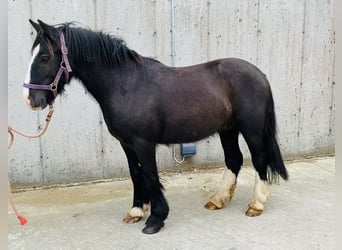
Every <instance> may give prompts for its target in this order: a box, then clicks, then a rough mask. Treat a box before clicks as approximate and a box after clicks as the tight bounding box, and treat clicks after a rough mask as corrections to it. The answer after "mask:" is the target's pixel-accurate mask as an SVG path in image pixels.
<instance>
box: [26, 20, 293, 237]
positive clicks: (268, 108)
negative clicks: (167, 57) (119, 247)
mask: <svg viewBox="0 0 342 250" xmlns="http://www.w3.org/2000/svg"><path fill="white" fill-rule="evenodd" d="M30 22H31V24H32V26H33V27H34V28H35V30H36V31H37V37H36V39H35V41H34V44H33V47H32V51H33V57H32V60H31V64H30V67H29V70H28V74H27V76H26V80H25V83H24V91H25V101H26V103H27V104H28V105H29V106H30V107H31V108H33V109H43V108H45V107H46V106H47V105H52V104H53V101H54V99H55V97H56V95H57V94H59V93H61V92H62V91H63V89H64V84H66V83H68V82H69V81H70V79H71V78H76V79H79V80H80V81H81V82H82V83H83V84H84V86H85V87H86V88H87V89H88V91H89V92H90V93H91V94H92V95H93V96H94V98H95V99H96V100H97V102H98V103H99V105H100V107H101V110H102V113H103V117H104V119H105V122H106V124H107V126H108V128H109V132H110V133H111V134H112V135H113V136H114V137H116V138H117V139H118V140H119V141H120V143H121V145H122V148H123V150H124V152H125V153H126V156H127V160H128V165H129V170H130V174H131V178H132V181H133V186H134V198H133V206H132V208H131V209H130V210H129V212H128V214H127V215H126V216H125V218H124V222H126V223H134V222H137V221H139V220H140V219H141V218H143V216H144V215H145V212H146V211H147V210H148V209H149V207H151V214H150V216H149V217H148V219H147V220H146V226H145V228H144V229H143V232H144V233H148V234H152V233H156V232H158V231H159V230H160V229H161V228H162V227H163V226H164V220H165V219H166V217H167V216H168V213H169V207H168V204H167V201H166V199H165V197H164V195H163V192H162V189H163V187H162V185H161V183H160V181H159V176H158V172H157V166H156V158H155V154H156V145H157V144H172V143H185V142H193V141H197V140H201V139H203V138H205V137H208V136H210V135H212V134H214V133H219V136H220V139H221V143H222V147H223V150H224V156H225V163H226V165H227V170H226V171H225V173H224V175H223V179H222V181H221V184H220V186H219V188H218V190H217V192H216V193H215V194H214V195H213V196H212V197H211V198H210V199H209V201H208V203H207V204H206V205H205V207H206V208H208V209H213V210H214V209H219V208H222V207H223V205H224V204H225V202H228V201H230V199H231V198H232V196H233V193H234V190H235V187H236V178H237V176H238V174H239V171H240V168H241V165H242V160H243V156H242V154H241V151H240V149H239V144H238V135H239V133H241V134H242V136H243V137H244V139H245V141H246V142H247V145H248V147H249V150H250V152H251V156H252V162H253V165H254V168H255V170H256V175H255V188H254V196H253V198H252V201H251V202H250V203H249V206H248V209H247V211H246V215H248V216H257V215H260V214H261V213H262V211H263V210H264V205H265V204H266V201H267V198H268V196H269V191H268V184H269V183H270V182H272V180H273V179H274V178H276V177H278V176H279V175H280V176H281V177H282V178H283V179H285V180H287V178H288V174H287V171H286V168H285V166H284V163H283V160H282V156H281V153H280V150H279V147H278V143H277V141H276V121H275V112H274V104H273V98H272V93H271V89H270V86H269V83H268V81H267V79H266V76H265V75H264V74H263V73H262V72H261V71H260V70H259V69H258V68H257V67H255V66H254V65H252V64H250V63H248V62H246V61H244V60H241V59H237V58H226V59H220V60H215V61H211V62H208V63H203V64H199V65H195V66H189V67H182V68H174V67H167V66H165V65H163V64H162V63H160V62H158V61H156V60H154V59H151V58H147V57H143V56H141V55H139V54H137V53H136V52H135V51H133V50H131V49H129V48H128V47H127V46H126V45H125V43H124V41H123V40H121V39H119V38H116V37H113V36H111V35H108V34H103V33H102V32H94V31H91V30H88V29H83V28H77V27H73V25H71V24H70V23H65V24H61V25H56V26H51V25H47V24H45V23H43V22H42V21H40V20H38V23H35V22H33V21H32V20H30ZM50 90H51V91H50Z"/></svg>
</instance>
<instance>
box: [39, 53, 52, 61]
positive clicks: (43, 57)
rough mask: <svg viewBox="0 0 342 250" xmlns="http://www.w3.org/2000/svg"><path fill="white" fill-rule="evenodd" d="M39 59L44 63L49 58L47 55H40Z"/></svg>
mask: <svg viewBox="0 0 342 250" xmlns="http://www.w3.org/2000/svg"><path fill="white" fill-rule="evenodd" d="M40 58H41V59H42V61H44V62H46V61H47V60H49V58H50V56H49V55H48V54H42V55H40Z"/></svg>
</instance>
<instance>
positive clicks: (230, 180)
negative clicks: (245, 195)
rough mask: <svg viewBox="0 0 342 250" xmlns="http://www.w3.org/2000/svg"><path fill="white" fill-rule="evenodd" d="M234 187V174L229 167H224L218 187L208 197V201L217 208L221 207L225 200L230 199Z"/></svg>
mask: <svg viewBox="0 0 342 250" xmlns="http://www.w3.org/2000/svg"><path fill="white" fill-rule="evenodd" d="M235 187H236V176H235V174H234V173H233V172H232V171H231V170H230V169H226V170H225V172H224V174H223V177H222V180H221V183H220V186H219V188H218V189H217V191H216V193H215V194H214V195H213V196H211V197H210V199H209V202H211V203H213V204H214V205H215V206H216V207H217V208H222V207H223V205H224V204H225V203H226V202H227V201H228V202H229V201H230V200H231V199H232V197H233V194H234V191H235Z"/></svg>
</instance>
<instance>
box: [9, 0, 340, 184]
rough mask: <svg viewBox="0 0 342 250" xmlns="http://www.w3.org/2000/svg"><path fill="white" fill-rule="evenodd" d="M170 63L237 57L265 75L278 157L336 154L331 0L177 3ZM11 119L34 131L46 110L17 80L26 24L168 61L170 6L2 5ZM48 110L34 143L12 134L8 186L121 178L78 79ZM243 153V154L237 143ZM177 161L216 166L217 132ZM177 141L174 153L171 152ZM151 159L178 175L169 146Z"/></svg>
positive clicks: (27, 37)
mask: <svg viewBox="0 0 342 250" xmlns="http://www.w3.org/2000/svg"><path fill="white" fill-rule="evenodd" d="M174 3H175V8H174V10H175V48H176V57H175V64H176V66H185V65H191V64H197V63H201V62H205V61H207V60H213V59H217V58H223V57H240V58H243V59H246V60H248V61H250V62H252V63H254V64H256V65H257V66H258V67H260V69H261V70H262V71H263V72H264V73H265V74H266V75H267V77H268V79H269V81H270V83H271V87H272V90H273V95H274V101H275V106H276V112H277V120H278V128H279V136H278V137H279V142H280V145H281V149H282V152H283V153H284V155H285V156H295V155H303V154H317V153H327V152H333V151H334V136H335V122H334V119H335V102H334V26H333V20H334V17H333V7H334V1H308V0H289V1H285V0H276V1H271V0H259V1H257V0H251V1H235V0H234V1H228V0H222V1H218V0H200V1H194V0H187V1H180V0H175V1H174ZM8 13H9V14H8V15H9V31H10V32H9V34H8V39H9V42H8V44H9V48H8V53H9V59H8V74H9V85H8V95H9V96H8V100H9V105H8V106H9V117H8V119H9V123H11V124H12V125H13V126H15V127H18V128H21V129H23V130H25V131H31V132H35V131H37V130H38V127H39V126H41V125H43V124H44V119H45V114H46V111H45V112H44V111H43V112H35V111H31V110H29V109H28V108H27V107H26V106H25V104H23V101H22V82H23V80H24V78H25V74H26V70H27V67H28V64H29V61H30V47H31V45H32V42H33V39H34V37H35V33H34V32H33V30H32V28H31V27H30V25H29V23H28V19H29V18H32V19H42V20H43V21H46V22H47V23H50V24H56V23H61V22H66V21H76V24H77V25H81V26H83V27H88V28H91V29H96V30H103V31H104V32H110V33H111V34H114V35H118V36H121V37H122V38H123V39H124V40H125V41H126V42H127V45H128V46H129V47H130V48H131V49H134V50H136V51H137V52H138V53H140V54H141V55H144V56H149V57H153V58H156V59H157V60H160V61H161V62H162V63H164V64H166V65H171V33H170V29H171V0H168V1H159V0H134V1H106V0H101V1H96V0H86V1H81V0H67V1H57V0H51V1H48V2H47V1H43V0H31V1H10V2H9V12H8ZM55 109H56V111H55V114H54V117H53V119H52V122H51V127H50V128H49V130H48V132H47V133H46V135H44V136H43V137H42V138H41V139H26V138H22V137H19V136H17V137H16V141H15V143H14V145H13V148H12V149H11V151H10V152H9V158H8V160H9V177H10V179H11V181H12V182H16V183H31V184H47V183H57V182H75V181H82V180H89V179H100V178H111V177H123V176H127V175H128V168H127V162H126V158H125V155H124V153H123V150H122V149H121V147H120V144H119V142H118V141H117V140H116V139H115V138H113V137H112V136H111V135H110V134H109V132H108V129H107V127H106V125H105V124H104V121H103V117H102V114H101V111H100V109H99V106H98V104H97V103H96V102H95V100H94V99H93V98H92V97H91V95H90V94H89V93H87V91H86V90H85V89H84V87H83V86H82V84H81V83H79V82H77V81H72V82H71V83H70V85H69V86H67V87H66V92H65V94H64V95H63V96H61V97H59V98H58V99H57V100H56V104H55ZM240 142H241V148H242V151H243V153H244V156H245V157H247V158H248V157H249V152H248V150H247V146H246V145H245V143H244V140H243V139H242V138H240ZM196 146H197V154H196V155H195V156H194V157H192V158H188V159H186V161H185V164H186V165H187V166H188V167H192V168H197V167H199V166H201V165H203V164H204V165H206V164H211V163H220V164H222V161H223V151H222V148H221V145H220V141H219V138H218V136H217V135H214V136H211V137H209V138H207V139H204V140H202V141H200V142H197V143H196ZM178 150H179V148H178V145H177V146H176V151H177V153H178ZM157 163H158V166H159V169H160V170H161V171H163V170H164V169H167V168H170V167H171V168H174V169H178V170H181V169H182V168H183V165H179V166H178V165H176V164H175V162H174V160H173V156H172V148H171V147H167V146H158V147H157Z"/></svg>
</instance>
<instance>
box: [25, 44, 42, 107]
mask: <svg viewBox="0 0 342 250" xmlns="http://www.w3.org/2000/svg"><path fill="white" fill-rule="evenodd" d="M38 52H39V44H38V46H37V47H35V48H34V50H33V53H32V58H31V61H30V64H29V67H28V70H27V72H26V77H25V83H30V81H31V65H32V63H33V61H34V59H35V58H36V56H37V55H38ZM28 97H29V89H28V88H25V87H23V98H24V102H25V103H26V105H27V106H29V107H31V106H32V105H31V100H30V99H29V98H28Z"/></svg>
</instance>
